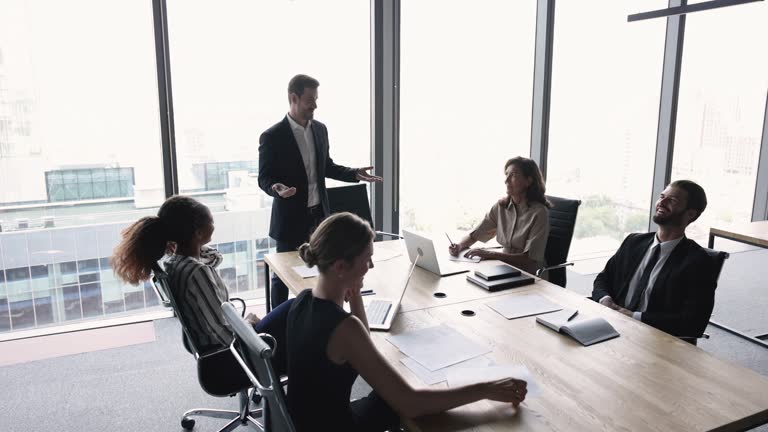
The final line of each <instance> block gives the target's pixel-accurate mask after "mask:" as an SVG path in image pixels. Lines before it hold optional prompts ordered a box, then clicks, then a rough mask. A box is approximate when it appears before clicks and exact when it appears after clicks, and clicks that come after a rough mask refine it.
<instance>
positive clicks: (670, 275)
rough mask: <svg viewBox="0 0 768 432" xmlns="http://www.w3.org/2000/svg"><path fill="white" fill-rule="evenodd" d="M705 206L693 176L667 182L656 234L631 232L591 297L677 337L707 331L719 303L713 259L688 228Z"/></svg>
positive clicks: (658, 204) (656, 219)
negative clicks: (689, 236)
mask: <svg viewBox="0 0 768 432" xmlns="http://www.w3.org/2000/svg"><path fill="white" fill-rule="evenodd" d="M706 207H707V196H706V194H705V193H704V189H702V188H701V186H699V185H697V184H696V183H694V182H692V181H689V180H678V181H675V182H673V183H671V184H670V185H669V186H667V188H666V189H664V191H663V192H662V193H661V196H660V197H659V199H658V200H657V201H656V211H655V213H654V215H653V221H654V222H655V223H656V224H657V225H658V226H659V230H658V232H656V233H647V234H639V233H636V234H630V235H629V236H627V238H626V239H624V242H623V243H622V244H621V246H620V247H619V250H618V251H617V252H616V254H615V255H614V256H613V257H611V259H610V260H608V263H607V264H606V265H605V269H603V271H602V272H601V273H600V274H599V275H597V278H596V279H595V283H594V289H593V290H592V299H593V300H595V301H597V302H600V304H602V305H605V306H607V307H610V308H611V309H615V310H617V311H619V312H621V313H623V314H625V315H628V316H631V317H633V318H635V319H637V320H641V321H642V322H644V323H646V324H649V325H652V326H654V327H656V328H658V329H659V330H663V331H665V332H667V333H670V334H672V335H675V336H688V337H698V336H700V335H701V334H702V333H704V329H705V328H706V327H707V323H708V322H709V317H710V315H711V314H712V308H713V307H714V304H715V287H716V285H717V281H716V278H715V272H714V262H713V260H712V258H710V256H709V255H708V254H707V253H706V251H704V250H703V249H702V247H701V246H699V245H698V244H697V243H696V242H694V241H693V240H690V239H688V238H686V237H685V228H686V227H687V226H688V225H689V224H690V223H691V222H693V221H695V220H696V219H697V218H698V217H699V215H701V213H702V212H703V211H704V209H705V208H706Z"/></svg>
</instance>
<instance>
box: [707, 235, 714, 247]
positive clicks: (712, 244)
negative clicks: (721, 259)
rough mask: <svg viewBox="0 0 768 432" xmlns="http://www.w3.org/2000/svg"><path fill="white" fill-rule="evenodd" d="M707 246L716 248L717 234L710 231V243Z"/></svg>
mask: <svg viewBox="0 0 768 432" xmlns="http://www.w3.org/2000/svg"><path fill="white" fill-rule="evenodd" d="M707 247H708V248H710V249H714V248H715V235H714V234H712V233H709V245H708V246H707Z"/></svg>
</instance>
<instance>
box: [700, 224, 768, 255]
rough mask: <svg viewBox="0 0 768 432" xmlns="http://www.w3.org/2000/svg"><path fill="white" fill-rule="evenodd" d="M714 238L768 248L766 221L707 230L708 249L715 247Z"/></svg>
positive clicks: (767, 225) (767, 226)
mask: <svg viewBox="0 0 768 432" xmlns="http://www.w3.org/2000/svg"><path fill="white" fill-rule="evenodd" d="M715 237H722V238H725V239H728V240H734V241H737V242H741V243H746V244H748V245H752V246H758V247H761V248H768V221H759V222H744V223H739V224H732V225H726V226H722V227H720V228H717V227H711V228H710V229H709V248H710V249H712V248H714V247H715Z"/></svg>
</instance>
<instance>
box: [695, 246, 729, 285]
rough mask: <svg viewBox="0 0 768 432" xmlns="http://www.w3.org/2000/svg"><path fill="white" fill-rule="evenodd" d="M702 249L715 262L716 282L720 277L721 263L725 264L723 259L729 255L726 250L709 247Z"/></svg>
mask: <svg viewBox="0 0 768 432" xmlns="http://www.w3.org/2000/svg"><path fill="white" fill-rule="evenodd" d="M702 249H704V252H706V253H707V255H709V256H710V257H711V258H712V260H713V261H714V262H715V282H717V281H718V279H720V272H722V271H723V264H725V260H727V259H728V258H729V257H730V256H731V255H730V254H729V253H728V252H722V251H716V250H714V249H710V248H702Z"/></svg>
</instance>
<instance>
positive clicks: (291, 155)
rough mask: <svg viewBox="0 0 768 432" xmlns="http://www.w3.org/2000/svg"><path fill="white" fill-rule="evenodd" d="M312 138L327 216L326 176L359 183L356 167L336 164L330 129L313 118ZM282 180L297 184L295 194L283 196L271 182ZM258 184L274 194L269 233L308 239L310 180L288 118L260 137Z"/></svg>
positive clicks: (278, 237) (285, 239) (295, 239)
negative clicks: (331, 152)
mask: <svg viewBox="0 0 768 432" xmlns="http://www.w3.org/2000/svg"><path fill="white" fill-rule="evenodd" d="M311 128H312V137H313V138H314V141H315V162H316V166H315V170H316V173H317V188H318V192H319V193H320V203H321V204H322V206H323V212H324V214H325V216H328V214H329V213H330V207H329V205H328V194H327V193H326V189H325V178H326V177H330V178H333V179H336V180H341V181H346V182H357V181H358V180H357V177H356V170H355V169H354V168H347V167H344V166H341V165H336V164H335V163H333V159H331V156H330V155H329V153H328V129H326V127H325V125H324V124H322V123H320V122H319V121H317V120H312V125H311ZM275 183H282V184H284V185H286V186H288V187H292V186H293V187H296V194H295V195H293V196H292V197H290V198H280V196H279V195H278V194H277V192H274V191H273V190H272V185H273V184H275ZM259 187H260V188H261V189H262V190H263V191H264V192H266V193H267V194H269V195H270V196H272V197H273V200H272V221H271V222H270V225H269V236H270V237H272V238H273V239H275V240H278V241H282V242H293V243H300V242H304V241H307V239H308V236H309V229H310V228H311V226H310V225H311V219H310V215H309V211H308V210H307V202H308V199H309V180H308V179H307V171H306V170H305V169H304V160H303V159H302V158H301V152H300V151H299V145H298V144H297V143H296V138H295V137H294V136H293V130H291V124H290V123H289V122H288V117H287V116H286V117H285V118H283V121H281V122H279V123H277V124H275V125H274V126H272V127H270V128H269V129H267V130H266V131H265V132H264V133H263V134H261V138H259Z"/></svg>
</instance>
